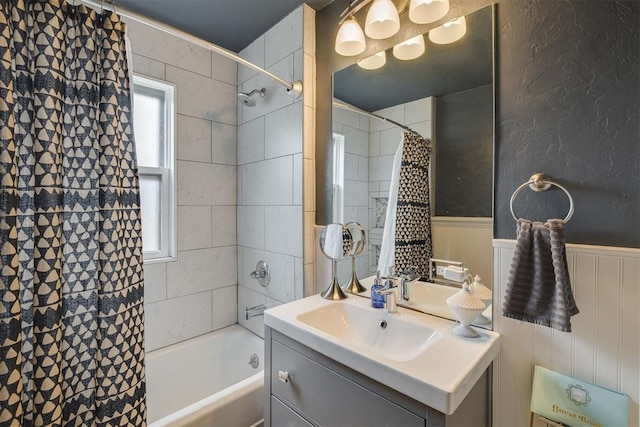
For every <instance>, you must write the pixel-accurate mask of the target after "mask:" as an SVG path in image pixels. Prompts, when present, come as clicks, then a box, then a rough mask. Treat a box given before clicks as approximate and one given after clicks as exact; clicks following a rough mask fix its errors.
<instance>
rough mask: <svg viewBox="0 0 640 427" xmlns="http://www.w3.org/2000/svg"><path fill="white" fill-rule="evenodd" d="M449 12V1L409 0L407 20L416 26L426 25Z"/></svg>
mask: <svg viewBox="0 0 640 427" xmlns="http://www.w3.org/2000/svg"><path fill="white" fill-rule="evenodd" d="M447 12H449V0H411V5H410V6H409V19H410V20H411V21H412V22H415V23H416V24H428V23H430V22H435V21H437V20H438V19H440V18H442V17H443V16H445V15H446V14H447Z"/></svg>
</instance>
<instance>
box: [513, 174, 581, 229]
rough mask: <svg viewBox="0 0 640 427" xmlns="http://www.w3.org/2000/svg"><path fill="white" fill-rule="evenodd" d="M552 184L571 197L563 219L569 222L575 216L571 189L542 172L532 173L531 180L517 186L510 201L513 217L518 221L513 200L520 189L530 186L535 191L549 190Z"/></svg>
mask: <svg viewBox="0 0 640 427" xmlns="http://www.w3.org/2000/svg"><path fill="white" fill-rule="evenodd" d="M552 185H554V186H556V187H558V188H559V189H561V190H562V191H564V193H565V194H566V195H567V197H568V198H569V213H568V214H567V216H566V217H564V219H563V220H562V221H563V222H568V221H569V220H570V219H571V217H572V216H573V198H572V197H571V194H569V191H568V190H567V189H566V188H564V187H563V186H562V185H560V184H558V183H557V182H553V181H551V180H550V179H548V177H546V176H545V175H544V174H541V173H536V174H534V175H531V178H529V181H527V182H525V183H524V184H522V185H521V186H520V187H518V188H516V189H515V191H514V192H513V194H512V195H511V200H510V201H509V208H510V209H511V215H512V216H513V219H515V220H516V221H518V219H519V218H518V215H516V212H515V210H514V209H513V201H514V200H515V199H516V195H517V194H518V193H519V192H520V190H522V189H523V188H525V187H527V186H529V188H531V189H532V190H533V191H535V192H541V191H547V190H548V189H549V187H551V186H552Z"/></svg>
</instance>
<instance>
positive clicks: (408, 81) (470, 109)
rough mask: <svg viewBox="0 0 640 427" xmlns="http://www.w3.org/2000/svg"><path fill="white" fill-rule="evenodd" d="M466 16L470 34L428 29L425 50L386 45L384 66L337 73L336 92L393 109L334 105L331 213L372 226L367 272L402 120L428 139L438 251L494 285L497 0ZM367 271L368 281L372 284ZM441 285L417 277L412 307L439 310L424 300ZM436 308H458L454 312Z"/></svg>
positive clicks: (352, 101)
mask: <svg viewBox="0 0 640 427" xmlns="http://www.w3.org/2000/svg"><path fill="white" fill-rule="evenodd" d="M465 18H466V25H467V32H466V34H465V35H464V37H462V38H461V39H460V40H458V41H456V42H454V43H450V44H445V45H438V44H435V43H432V42H430V40H429V38H428V37H425V41H426V49H425V53H424V54H423V55H422V56H420V57H419V58H416V59H413V60H410V61H401V60H398V59H396V58H395V57H394V56H393V53H392V52H391V49H389V50H388V51H387V52H386V58H387V61H386V63H385V64H384V66H382V67H381V68H379V69H376V70H366V69H363V68H361V67H359V66H358V65H356V64H354V65H352V66H350V67H348V68H345V69H343V70H340V71H338V72H336V73H335V74H334V99H335V100H336V101H338V102H341V103H344V104H348V105H352V106H355V107H357V109H360V110H364V111H366V112H369V113H375V115H378V116H383V117H387V118H389V119H391V121H383V120H379V119H377V118H373V117H371V116H370V115H365V114H359V113H358V112H356V111H352V110H348V109H344V108H336V107H334V108H333V133H334V138H333V139H334V142H336V143H334V145H333V147H332V149H331V150H329V156H330V157H332V159H330V160H331V161H332V163H333V165H334V198H333V212H334V221H335V215H337V214H339V215H340V218H342V219H343V220H345V221H357V222H359V223H360V224H363V225H364V227H365V229H366V230H367V233H368V241H367V247H366V250H365V251H364V252H363V255H362V256H360V257H358V258H357V262H356V267H357V274H358V275H359V276H360V277H361V278H362V277H368V276H372V275H374V274H375V272H376V270H377V268H378V259H379V256H380V252H381V249H382V240H383V234H384V224H385V221H386V219H387V204H388V201H389V189H390V184H391V177H392V169H393V158H394V154H395V153H396V150H397V148H398V146H399V145H400V143H401V141H402V137H403V132H404V130H403V129H401V128H400V127H398V126H396V124H401V125H405V126H408V127H410V128H411V129H413V130H415V131H417V132H418V133H419V134H420V135H421V136H422V137H424V138H425V139H428V140H430V141H431V148H432V155H431V162H430V166H429V180H430V182H429V183H428V188H429V189H430V197H429V200H428V201H429V205H430V206H429V210H430V213H431V225H432V236H431V237H432V241H433V257H434V258H440V259H445V260H452V261H459V262H462V263H464V266H465V267H466V268H468V270H469V273H470V274H471V275H472V276H475V275H479V276H480V277H481V280H482V283H484V285H486V286H487V287H488V288H491V279H492V275H491V268H492V259H491V253H492V246H491V239H492V219H491V215H492V194H493V188H492V185H493V184H492V179H493V128H494V123H493V35H492V33H493V8H492V6H487V7H485V8H483V9H480V10H478V11H476V12H473V13H471V14H469V15H467V16H466V17H465ZM393 122H395V123H396V124H394V123H393ZM336 171H339V173H338V174H337V175H338V176H336V173H335V172H336ZM347 264H350V263H340V265H339V266H338V269H339V277H340V278H341V280H342V281H343V283H344V282H345V281H346V280H348V277H349V274H350V273H351V271H350V270H351V269H350V268H349V267H351V266H350V265H347ZM400 273H401V271H398V274H400ZM369 279H370V278H369ZM369 279H363V280H362V283H363V284H365V286H367V285H370V280H369ZM421 280H423V281H426V279H425V278H423V279H421ZM435 286H441V287H443V292H442V294H443V298H444V296H445V295H448V292H449V291H448V290H447V288H448V287H447V286H446V285H441V284H438V285H435V284H431V285H426V284H425V282H417V284H416V287H415V288H414V291H413V295H414V298H413V299H414V301H413V302H412V305H413V306H414V308H415V306H421V307H420V309H421V310H423V311H427V312H432V313H434V312H436V311H437V310H438V309H437V308H430V307H427V305H428V304H427V305H425V304H422V301H420V298H428V295H432V296H433V294H435V293H436V290H435ZM420 287H422V289H420ZM458 289H459V288H453V291H454V292H455V291H457V290H458ZM438 291H440V289H438ZM444 300H446V298H444ZM445 305H446V304H445ZM423 306H424V307H423ZM435 314H437V315H440V316H442V317H448V318H453V316H452V314H451V313H447V312H437V313H435ZM485 314H487V313H485ZM488 314H489V315H490V310H489V313H488Z"/></svg>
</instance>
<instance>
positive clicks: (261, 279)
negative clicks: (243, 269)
mask: <svg viewBox="0 0 640 427" xmlns="http://www.w3.org/2000/svg"><path fill="white" fill-rule="evenodd" d="M251 278H252V279H256V280H257V281H258V283H259V284H260V286H262V287H263V288H266V287H267V286H269V282H270V281H271V269H269V264H267V262H266V261H262V260H260V261H258V263H257V264H256V269H255V270H253V271H252V272H251Z"/></svg>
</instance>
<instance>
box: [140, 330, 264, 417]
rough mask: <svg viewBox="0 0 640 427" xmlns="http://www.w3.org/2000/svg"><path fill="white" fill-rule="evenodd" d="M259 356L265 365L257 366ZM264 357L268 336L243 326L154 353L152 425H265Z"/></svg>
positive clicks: (149, 359) (150, 360)
mask: <svg viewBox="0 0 640 427" xmlns="http://www.w3.org/2000/svg"><path fill="white" fill-rule="evenodd" d="M253 355H255V356H257V358H258V363H259V364H258V366H256V367H255V368H254V367H253V366H252V363H251V362H252V360H253V362H254V363H253V365H254V366H255V359H256V357H255V356H253ZM252 356H253V357H252ZM263 358H264V343H263V340H262V339H261V338H260V337H258V336H256V335H254V334H253V333H251V332H249V331H248V330H246V329H244V328H243V327H242V326H240V325H233V326H229V327H227V328H224V329H221V330H219V331H215V332H212V333H209V334H206V335H202V336H200V337H197V338H192V339H190V340H188V341H184V342H181V343H178V344H174V345H172V346H169V347H165V348H162V349H159V350H155V351H152V352H149V353H148V354H147V356H146V371H147V372H146V374H147V408H148V412H147V420H148V423H149V424H150V425H151V426H152V427H160V426H203V425H206V426H225V427H226V426H229V427H235V426H238V427H249V426H259V425H261V424H262V418H263V411H264V394H263V389H264V377H263V366H262V363H263Z"/></svg>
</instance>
